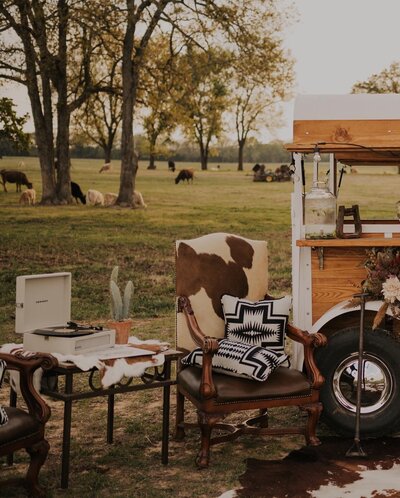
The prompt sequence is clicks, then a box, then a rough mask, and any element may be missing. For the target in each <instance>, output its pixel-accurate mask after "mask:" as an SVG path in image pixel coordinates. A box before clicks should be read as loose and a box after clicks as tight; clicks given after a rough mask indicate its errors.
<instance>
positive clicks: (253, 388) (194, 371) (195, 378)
mask: <svg viewBox="0 0 400 498" xmlns="http://www.w3.org/2000/svg"><path fill="white" fill-rule="evenodd" d="M213 380H214V384H215V387H216V389H217V393H218V395H217V397H216V398H215V402H216V403H229V402H231V401H250V400H258V399H264V398H267V399H271V398H272V399H284V398H288V397H289V398H291V397H298V396H308V395H310V394H311V385H310V382H309V381H308V380H307V377H306V376H305V375H304V374H303V373H301V372H299V371H298V370H294V369H291V368H286V367H278V368H277V369H276V370H274V372H272V374H271V375H270V376H269V377H268V379H267V380H266V381H264V382H258V381H255V380H251V379H245V378H240V377H231V376H229V375H224V374H218V373H213ZM200 382H201V368H196V367H187V368H185V369H183V370H181V371H180V372H179V374H178V386H181V387H182V388H183V389H184V390H185V391H186V392H188V393H189V394H190V395H192V396H193V397H194V398H196V399H198V400H201V397H200V394H199V389H200Z"/></svg>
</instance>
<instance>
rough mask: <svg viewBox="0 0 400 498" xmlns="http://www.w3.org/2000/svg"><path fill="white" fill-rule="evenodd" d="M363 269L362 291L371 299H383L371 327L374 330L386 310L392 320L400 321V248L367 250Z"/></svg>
mask: <svg viewBox="0 0 400 498" xmlns="http://www.w3.org/2000/svg"><path fill="white" fill-rule="evenodd" d="M365 268H366V269H367V278H366V279H365V280H364V282H363V284H362V287H363V291H364V292H368V294H369V295H370V298H372V299H382V298H383V299H384V302H383V304H382V306H381V307H380V309H379V310H378V312H377V314H376V317H375V320H374V323H373V326H372V328H373V329H376V328H377V327H378V326H379V325H380V323H381V322H382V320H383V318H384V317H385V314H386V311H387V309H388V308H390V311H391V312H392V315H393V317H394V318H397V319H400V280H399V277H400V248H396V247H386V248H383V249H376V248H373V249H368V250H367V261H366V262H365Z"/></svg>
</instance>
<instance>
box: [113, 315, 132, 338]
mask: <svg viewBox="0 0 400 498" xmlns="http://www.w3.org/2000/svg"><path fill="white" fill-rule="evenodd" d="M107 325H108V327H109V328H110V329H114V330H115V344H127V342H128V339H129V336H130V333H131V328H132V320H131V319H130V318H127V319H126V320H122V321H120V322H115V321H114V320H109V321H108V322H107Z"/></svg>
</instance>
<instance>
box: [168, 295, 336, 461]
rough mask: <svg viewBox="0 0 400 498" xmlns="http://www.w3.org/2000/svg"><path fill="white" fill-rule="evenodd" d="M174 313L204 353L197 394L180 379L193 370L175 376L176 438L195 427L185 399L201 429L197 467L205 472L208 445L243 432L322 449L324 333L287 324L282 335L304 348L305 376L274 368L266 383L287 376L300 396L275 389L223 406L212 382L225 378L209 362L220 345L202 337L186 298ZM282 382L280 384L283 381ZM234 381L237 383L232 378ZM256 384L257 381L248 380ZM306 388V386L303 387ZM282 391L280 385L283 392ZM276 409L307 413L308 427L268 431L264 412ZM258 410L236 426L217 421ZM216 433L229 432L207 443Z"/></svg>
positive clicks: (277, 381)
mask: <svg viewBox="0 0 400 498" xmlns="http://www.w3.org/2000/svg"><path fill="white" fill-rule="evenodd" d="M177 312H178V313H183V314H184V316H185V319H186V323H187V325H188V329H189V331H190V335H191V337H192V339H193V340H194V342H195V343H196V344H197V345H198V346H199V347H201V349H202V350H203V365H202V368H201V379H200V381H199V389H198V391H199V392H198V393H196V392H194V391H193V389H188V388H187V387H185V385H184V383H180V374H181V373H182V372H183V370H185V368H191V369H196V367H183V368H181V371H180V372H179V373H178V383H177V417H176V436H177V438H178V439H181V438H183V437H184V435H185V427H188V426H193V425H194V424H186V423H185V422H184V400H185V398H188V399H189V400H190V401H191V402H192V403H193V404H194V405H195V406H196V408H197V413H198V426H200V430H201V448H200V452H199V454H198V457H197V460H196V463H197V465H198V466H199V467H207V466H208V464H209V457H210V446H211V445H214V444H218V443H221V442H225V441H229V440H233V439H236V438H237V437H238V436H239V435H240V434H243V433H256V434H258V435H275V436H276V435H284V434H302V435H304V436H305V439H306V442H307V444H309V445H312V446H316V445H318V444H320V441H319V439H318V437H317V436H316V426H317V422H318V420H319V416H320V414H321V411H322V405H321V403H320V402H319V389H320V387H321V386H322V384H323V382H324V378H323V376H322V375H321V373H320V371H319V369H318V367H317V365H316V363H315V361H314V349H315V348H316V347H320V346H324V345H325V344H326V342H327V340H326V337H325V336H324V335H323V334H320V333H317V334H309V333H308V332H306V331H303V330H300V329H298V328H296V327H294V326H292V325H290V324H289V325H288V326H287V329H286V334H287V336H288V337H290V338H291V339H292V340H294V341H296V342H299V343H301V344H303V346H304V358H305V359H304V365H305V373H302V372H299V371H297V370H292V369H290V372H289V371H288V369H287V368H285V367H278V369H277V370H275V372H273V374H272V375H271V377H270V378H269V379H268V380H267V381H266V383H268V382H269V381H270V379H271V380H272V377H274V383H275V385H277V387H278V388H279V378H280V376H282V375H283V377H282V379H283V380H284V379H285V380H286V381H287V380H288V379H287V375H288V374H289V373H290V379H291V381H293V382H294V383H296V382H297V383H299V382H300V383H301V384H302V386H303V391H302V392H301V393H300V392H299V393H298V395H296V394H293V392H292V393H290V392H286V394H285V392H284V390H282V395H280V394H279V390H278V391H277V392H275V393H273V395H272V396H266V397H263V398H260V397H256V398H255V399H250V398H251V397H250V398H249V397H248V399H237V400H231V401H230V402H229V401H223V402H221V401H220V400H219V399H218V387H217V385H216V382H215V379H216V378H217V377H219V378H221V376H222V377H228V376H224V375H223V374H213V372H212V357H213V355H214V353H215V352H216V351H217V350H218V340H217V339H216V338H213V337H209V336H206V335H205V334H204V333H203V331H202V330H201V329H200V327H199V325H198V322H197V319H196V317H195V315H194V312H193V310H192V307H191V303H190V300H189V298H188V297H186V296H179V297H178V306H177ZM283 380H282V381H283ZM232 382H235V379H234V378H232ZM248 382H255V383H258V382H257V381H248ZM305 383H308V386H309V389H308V392H304V384H305ZM306 385H307V384H306ZM283 387H284V386H283V385H282V388H283ZM278 406H298V407H299V408H300V409H302V410H305V411H306V412H307V414H308V417H307V422H306V424H305V426H303V427H279V428H270V427H268V411H267V410H268V408H273V407H278ZM253 409H258V410H260V415H259V416H257V417H255V418H252V419H249V420H247V421H245V422H244V423H242V424H239V425H232V424H225V423H221V420H222V419H223V418H224V417H226V416H227V415H228V414H230V413H234V412H237V411H242V410H253ZM214 428H219V429H222V430H225V431H227V434H226V435H222V436H218V437H213V438H211V432H212V430H213V429H214Z"/></svg>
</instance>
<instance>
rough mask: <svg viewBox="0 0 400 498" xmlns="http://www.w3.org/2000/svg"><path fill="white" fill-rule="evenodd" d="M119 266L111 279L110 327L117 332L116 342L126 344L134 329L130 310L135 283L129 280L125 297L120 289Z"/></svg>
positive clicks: (115, 268) (113, 271) (112, 273)
mask: <svg viewBox="0 0 400 498" xmlns="http://www.w3.org/2000/svg"><path fill="white" fill-rule="evenodd" d="M118 269H119V268H118V266H114V268H113V270H112V272H111V277H110V302H111V320H109V322H108V326H109V327H110V328H111V329H114V330H115V342H116V343H117V344H126V343H127V342H128V338H129V335H130V331H131V328H132V319H131V318H130V308H131V304H132V297H133V283H132V281H131V280H129V281H128V282H127V284H126V286H125V290H124V293H123V295H122V294H121V291H120V288H119V287H118Z"/></svg>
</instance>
